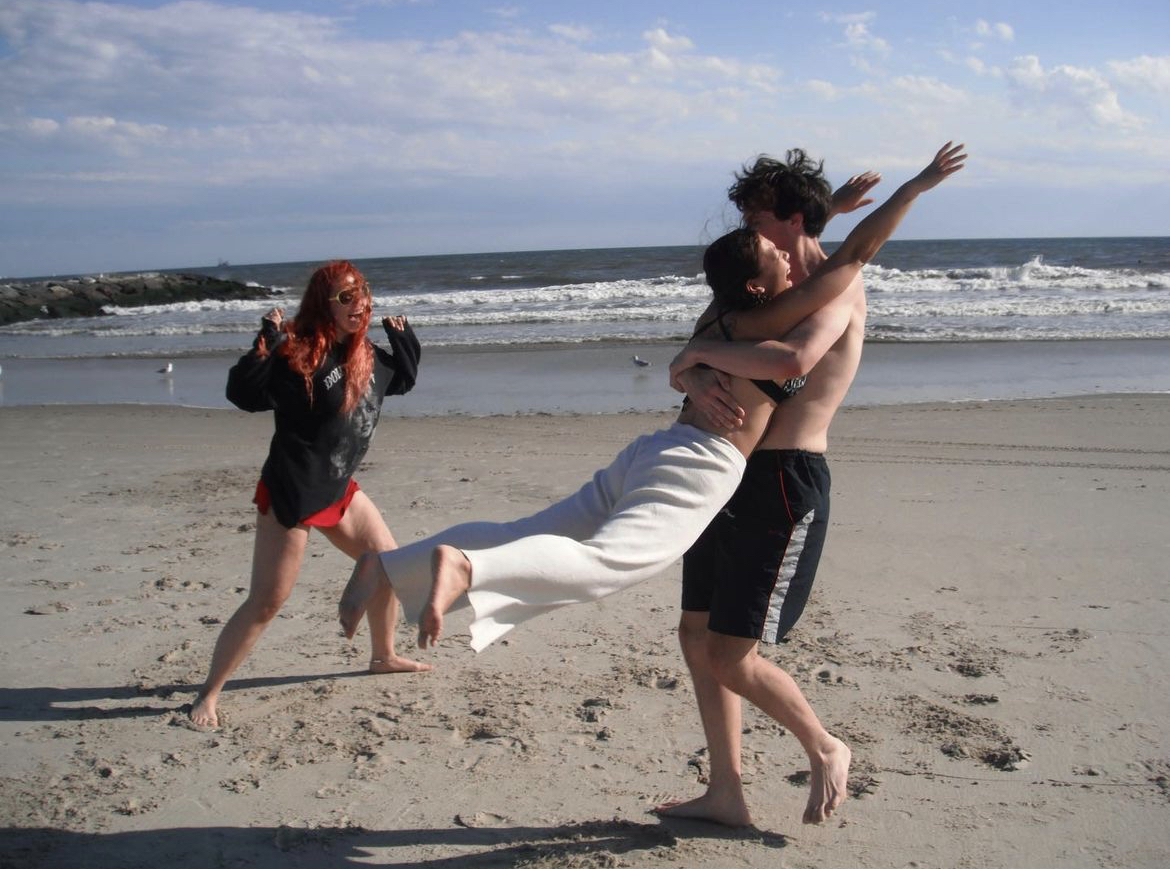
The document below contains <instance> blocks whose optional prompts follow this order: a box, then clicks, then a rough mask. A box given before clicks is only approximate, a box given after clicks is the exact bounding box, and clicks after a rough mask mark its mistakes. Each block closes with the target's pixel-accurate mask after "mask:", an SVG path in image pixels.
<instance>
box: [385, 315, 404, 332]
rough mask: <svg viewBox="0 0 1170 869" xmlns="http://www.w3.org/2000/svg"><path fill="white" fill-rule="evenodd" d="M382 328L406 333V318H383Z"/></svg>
mask: <svg viewBox="0 0 1170 869" xmlns="http://www.w3.org/2000/svg"><path fill="white" fill-rule="evenodd" d="M382 326H383V327H385V328H387V329H393V330H394V331H395V332H405V331H406V317H405V316H397V317H383V318H382Z"/></svg>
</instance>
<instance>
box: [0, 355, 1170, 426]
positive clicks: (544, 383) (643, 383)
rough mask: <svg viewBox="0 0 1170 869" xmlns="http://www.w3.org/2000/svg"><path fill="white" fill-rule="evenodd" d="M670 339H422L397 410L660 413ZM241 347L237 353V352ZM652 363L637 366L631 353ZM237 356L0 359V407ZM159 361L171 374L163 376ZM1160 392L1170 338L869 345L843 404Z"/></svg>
mask: <svg viewBox="0 0 1170 869" xmlns="http://www.w3.org/2000/svg"><path fill="white" fill-rule="evenodd" d="M680 346H681V345H680V344H679V343H678V342H667V343H658V344H623V343H600V342H599V343H595V344H593V343H589V344H538V345H515V346H506V347H499V346H496V347H430V346H427V345H426V344H425V341H424V349H423V364H422V367H421V368H420V371H419V383H418V387H417V388H416V389H415V390H414V391H413V392H411V393H410V394H409V395H407V396H404V397H402V398H396V399H394V400H393V401H392V402H390V403H389V404H388V405H387V412H389V413H391V414H393V415H395V416H409V417H417V416H441V415H445V414H460V415H470V416H490V415H493V414H510V413H624V412H627V411H631V410H633V411H646V412H660V411H669V410H671V409H672V408H677V407H678V405H679V403H680V401H681V399H682V396H680V395H679V394H678V393H676V392H674V391H672V390H671V389H670V388H669V385H668V366H669V365H670V361H671V359H673V358H674V354H675V353H677V352H678V350H679V348H680ZM240 352H243V351H240ZM635 355H636V356H638V357H639V358H641V359H643V360H646V361H648V362H650V363H651V365H650V367H646V368H643V367H638V366H636V365H635V364H634V363H633V360H632V357H633V356H635ZM238 356H239V354H238V353H236V354H225V353H219V354H214V355H205V356H185V357H179V358H174V359H167V358H163V357H78V358H63V359H37V358H8V359H3V360H2V361H3V366H4V372H3V377H0V406H8V407H14V406H24V405H29V404H158V405H174V406H184V407H214V408H228V407H230V405H229V404H228V402H227V399H226V398H224V382H225V381H226V379H227V371H228V368H230V367H231V365H232V364H233V363H234V362H235V360H236V359H237V358H238ZM168 362H171V363H173V367H174V370H173V372H172V373H171V374H169V375H167V374H164V373H161V371H160V369H163V368H164V367H165V366H166V364H167V363H168ZM1132 392H1147V393H1149V392H1170V340H1166V339H1161V338H1157V339H1143V340H1137V339H1134V340H1109V341H1003V342H989V341H976V342H959V343H945V342H938V343H868V344H866V347H865V364H864V365H862V366H861V370H860V371H859V373H858V377H857V380H856V382H855V383H854V384H853V387H852V389H851V390H850V392H849V395H848V397H847V398H846V403H847V405H850V406H859V405H871V404H905V403H918V402H924V401H985V400H994V399H1018V398H1052V397H1058V396H1067V395H1089V394H1106V393H1132Z"/></svg>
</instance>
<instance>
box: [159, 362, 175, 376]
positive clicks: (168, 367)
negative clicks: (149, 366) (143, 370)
mask: <svg viewBox="0 0 1170 869" xmlns="http://www.w3.org/2000/svg"><path fill="white" fill-rule="evenodd" d="M174 370H175V366H174V365H172V364H171V363H170V362H168V363H167V364H166V365H164V366H163V367H162V368H160V369H159V370H158V373H159V374H172V373H174Z"/></svg>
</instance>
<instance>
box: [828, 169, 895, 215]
mask: <svg viewBox="0 0 1170 869" xmlns="http://www.w3.org/2000/svg"><path fill="white" fill-rule="evenodd" d="M881 180H882V176H881V173H879V172H872V171H871V172H862V173H861V174H860V175H854V176H853V177H852V178H850V179H849V180H848V181H846V182H845V183H844V184H842V185H841V186H840V187H838V188H837V190H836V191H835V192H834V193H833V205H832V207H831V208H830V209H829V215H830V216H833V215H837V214H848V213H849V212H850V211H856V210H857V209H858V208H863V207H865V206H866V205H869V204H871V203H872V202H873V197H872V196H871V197H866V195H865V194H867V193H869V191H870V190H872V189H873V188H874V187H875V186H876V185H877V183H878V182H879V181H881Z"/></svg>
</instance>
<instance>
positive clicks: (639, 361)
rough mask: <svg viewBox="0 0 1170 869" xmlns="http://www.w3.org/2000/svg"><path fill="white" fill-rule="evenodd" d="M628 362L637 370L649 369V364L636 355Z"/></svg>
mask: <svg viewBox="0 0 1170 869" xmlns="http://www.w3.org/2000/svg"><path fill="white" fill-rule="evenodd" d="M630 361H631V362H633V363H634V364H635V365H637V366H638V367H639V368H649V367H650V364H651V363H650V362H648V361H647V360H645V359H642V358H640V357H639V356H638V354H636V353H635V354H634V355H633V356H631V357H630Z"/></svg>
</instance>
